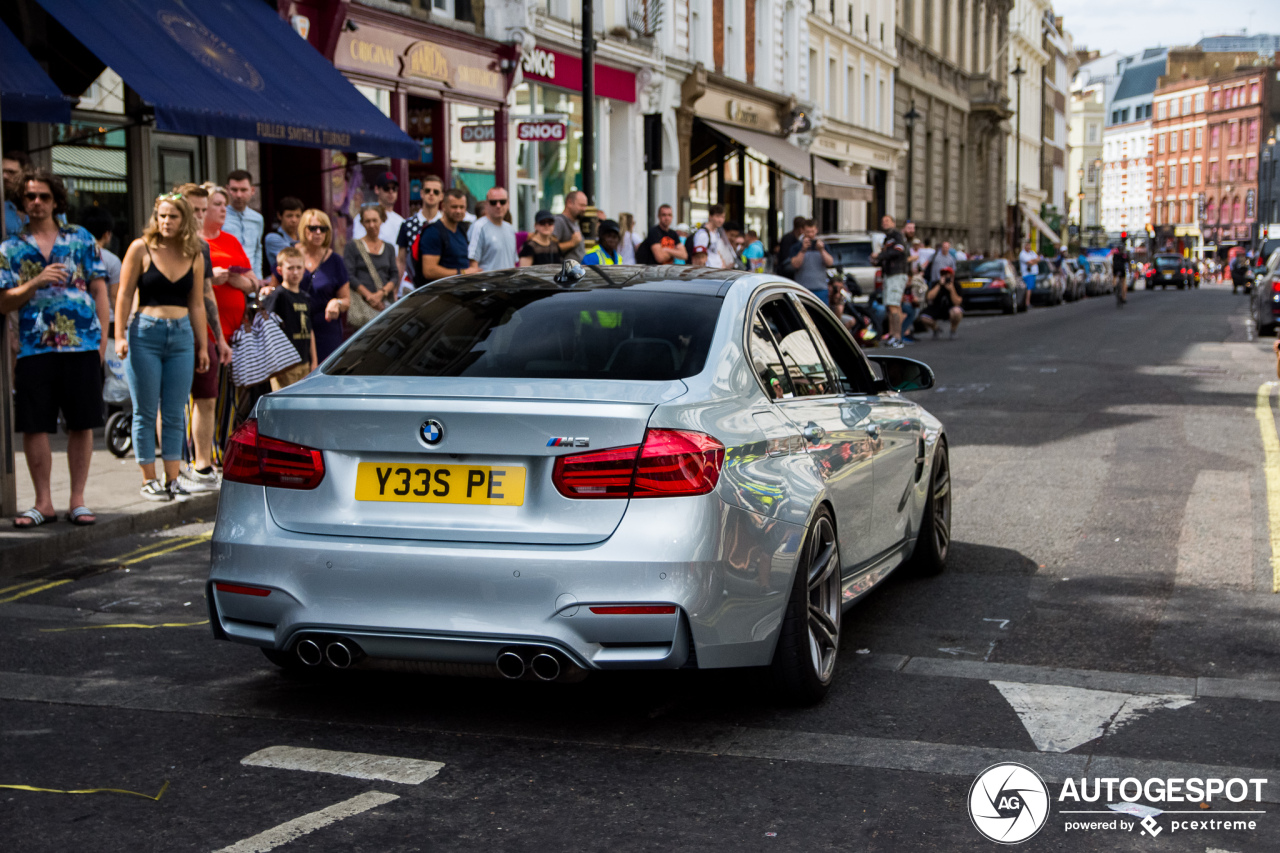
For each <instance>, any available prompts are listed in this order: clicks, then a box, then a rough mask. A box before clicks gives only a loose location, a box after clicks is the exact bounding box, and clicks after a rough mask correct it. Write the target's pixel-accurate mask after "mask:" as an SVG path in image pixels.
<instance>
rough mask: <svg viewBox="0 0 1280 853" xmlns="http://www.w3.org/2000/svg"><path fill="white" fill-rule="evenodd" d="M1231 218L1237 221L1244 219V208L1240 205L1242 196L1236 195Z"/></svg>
mask: <svg viewBox="0 0 1280 853" xmlns="http://www.w3.org/2000/svg"><path fill="white" fill-rule="evenodd" d="M1231 218H1232V220H1233V221H1235V222H1243V221H1244V208H1243V207H1241V206H1240V197H1239V196H1236V199H1235V201H1234V202H1233V203H1232V205H1231Z"/></svg>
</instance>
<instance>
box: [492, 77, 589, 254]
mask: <svg viewBox="0 0 1280 853" xmlns="http://www.w3.org/2000/svg"><path fill="white" fill-rule="evenodd" d="M603 106H604V100H603V99H601V98H597V99H596V141H597V147H596V162H597V163H601V161H600V154H599V151H600V149H599V139H600V136H601V127H602V125H601V123H602V121H603V118H604V115H605V113H604V110H603ZM529 115H559V116H563V117H564V120H565V122H566V124H567V128H566V129H567V133H566V134H565V141H564V142H552V141H545V140H544V141H539V142H520V141H518V140H517V141H516V144H517V146H518V148H517V156H516V164H517V165H516V181H517V192H516V200H517V211H516V216H517V220H516V224H517V225H518V226H519V227H520V228H521V229H522V230H530V231H531V230H533V216H534V214H535V213H537V212H538V211H539V210H550V211H552V212H553V213H558V212H559V211H560V210H561V208H563V207H564V197H565V195H566V194H568V193H569V192H570V191H571V190H577V189H581V188H582V95H580V94H578V93H576V92H568V91H565V90H563V89H557V88H554V87H552V86H543V85H538V84H530V83H524V84H521V85H520V86H519V87H518V88H517V89H516V106H515V107H514V108H513V110H512V118H513V119H514V120H515V121H517V122H518V121H519V120H520V119H521V118H522V117H523V116H529ZM512 138H513V139H514V138H515V134H514V132H513V134H512ZM601 165H602V167H603V166H604V164H601ZM606 168H607V167H606ZM600 171H603V168H601V170H600Z"/></svg>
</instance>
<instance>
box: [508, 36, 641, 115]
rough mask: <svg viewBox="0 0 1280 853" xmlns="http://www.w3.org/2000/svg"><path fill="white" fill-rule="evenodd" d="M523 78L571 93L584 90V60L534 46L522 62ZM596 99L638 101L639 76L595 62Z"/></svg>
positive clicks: (632, 102) (631, 102)
mask: <svg viewBox="0 0 1280 853" xmlns="http://www.w3.org/2000/svg"><path fill="white" fill-rule="evenodd" d="M520 67H521V69H522V70H523V71H524V79H526V80H534V81H537V82H539V83H549V84H551V85H552V86H558V87H560V88H561V89H568V90H569V91H570V92H581V91H582V57H580V56H573V55H572V54H568V53H561V52H560V51H558V50H550V49H548V48H545V47H535V48H534V49H533V50H532V51H531V52H530V53H526V54H525V55H524V56H523V57H522V58H521V60H520ZM596 96H597V97H600V98H611V99H613V100H615V101H626V102H627V103H628V104H634V103H635V102H636V75H635V74H633V73H631V72H630V71H623V70H622V69H621V68H613V67H612V66H609V65H604V64H602V63H599V62H597V63H596Z"/></svg>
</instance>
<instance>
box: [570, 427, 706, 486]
mask: <svg viewBox="0 0 1280 853" xmlns="http://www.w3.org/2000/svg"><path fill="white" fill-rule="evenodd" d="M723 464H724V445H723V444H721V443H720V442H719V441H717V440H716V439H714V438H712V437H711V436H709V435H706V434H705V433H701V432H690V431H687V430H677V429H651V430H648V431H647V432H646V433H645V435H644V444H642V445H634V444H633V445H631V446H629V447H615V448H610V449H609V450H596V451H592V452H591V453H577V454H574V455H572V456H561V457H559V458H557V459H556V464H555V469H554V470H553V472H552V474H551V481H552V482H553V483H555V487H556V490H557V491H559V492H560V494H562V495H564V496H565V497H566V498H660V497H680V496H687V495H705V494H707V493H708V492H710V491H711V490H712V489H714V488H715V487H716V483H718V482H719V481H720V468H721V466H722V465H723Z"/></svg>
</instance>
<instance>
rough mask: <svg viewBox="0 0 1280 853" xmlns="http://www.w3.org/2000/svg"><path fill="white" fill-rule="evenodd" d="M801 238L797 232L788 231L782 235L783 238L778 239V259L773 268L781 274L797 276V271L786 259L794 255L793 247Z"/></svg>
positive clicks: (789, 276) (790, 276)
mask: <svg viewBox="0 0 1280 853" xmlns="http://www.w3.org/2000/svg"><path fill="white" fill-rule="evenodd" d="M799 241H800V238H799V237H797V236H796V232H794V231H788V232H787V233H786V234H783V235H782V239H781V240H779V241H778V261H777V263H775V264H774V265H773V269H774V271H775V272H777V273H778V274H779V275H785V276H786V277H787V278H795V275H796V271H795V270H793V269H791V266H790V264H787V263H786V261H787V259H788V258H790V257H791V255H792V251H791V250H792V248H793V247H794V246H795V244H796V243H798V242H799Z"/></svg>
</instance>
